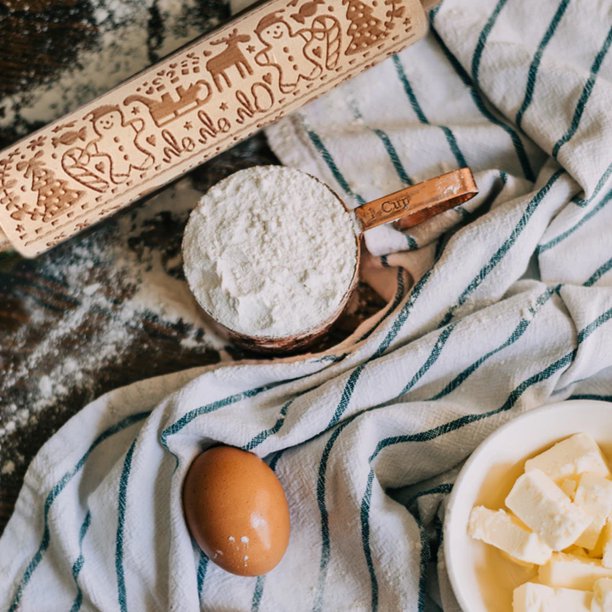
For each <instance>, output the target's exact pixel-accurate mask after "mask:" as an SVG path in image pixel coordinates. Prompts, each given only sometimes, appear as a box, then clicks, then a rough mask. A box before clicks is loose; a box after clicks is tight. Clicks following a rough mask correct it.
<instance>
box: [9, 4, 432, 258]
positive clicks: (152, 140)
mask: <svg viewBox="0 0 612 612" xmlns="http://www.w3.org/2000/svg"><path fill="white" fill-rule="evenodd" d="M426 29H427V20H426V16H425V13H424V10H423V7H422V5H421V3H420V2H419V0H363V1H362V0H327V1H325V2H323V1H322V0H291V1H289V2H287V0H271V1H269V2H266V3H265V4H262V5H260V6H258V7H256V8H255V9H253V10H251V11H249V12H247V13H245V14H244V15H242V16H239V17H237V18H236V19H234V20H232V21H230V22H229V23H228V24H227V25H226V26H224V27H222V28H220V29H218V30H216V31H214V32H213V33H211V34H210V35H207V36H205V37H203V38H201V39H199V40H198V41H196V42H195V43H192V44H191V45H189V46H187V47H185V48H183V49H182V50H180V51H179V52H177V53H175V54H173V55H171V56H169V57H168V58H166V59H165V60H163V61H162V62H160V63H158V64H156V65H155V66H153V67H151V68H149V69H147V70H145V71H144V72H142V73H140V74H138V75H136V76H135V77H133V78H131V79H130V80H128V81H126V82H125V83H123V84H121V85H119V86H118V87H116V88H115V89H113V90H112V91H110V92H108V93H107V94H105V95H103V96H101V97H99V98H97V99H96V100H94V101H92V102H90V103H89V104H87V105H85V106H83V107H82V108H80V109H79V110H77V111H75V112H73V113H71V114H69V115H67V116H65V117H63V118H62V119H60V120H59V121H56V122H54V123H52V124H50V125H48V126H46V127H45V128H43V129H42V130H39V131H37V132H35V133H34V134H32V135H30V136H28V137H27V138H26V139H23V140H21V141H19V142H17V143H16V144H15V145H13V146H12V147H10V148H8V149H6V150H4V151H2V152H0V228H1V229H2V230H3V232H4V234H5V235H6V238H7V239H8V241H9V242H10V243H11V244H12V246H13V247H14V248H15V249H16V250H18V251H19V252H20V253H21V254H22V255H24V256H26V257H33V256H35V255H38V254H39V253H42V252H44V251H46V250H48V249H50V248H51V247H53V246H54V245H56V244H58V243H59V242H62V241H63V240H66V239H67V238H69V237H70V236H72V235H74V234H76V233H78V232H79V231H81V230H83V229H85V228H86V227H88V226H90V225H92V224H94V223H96V222H98V221H100V220H101V219H103V218H105V217H107V216H108V215H111V214H112V213H114V212H115V211H117V210H119V209H121V208H124V207H125V206H127V205H128V204H130V203H132V202H134V201H135V200H137V199H138V198H140V197H142V196H143V195H145V194H147V193H150V192H152V191H154V190H156V189H158V188H160V187H161V186H163V185H165V184H167V183H168V182H170V181H172V180H173V179H175V178H177V177H178V176H180V175H182V174H184V173H185V172H187V171H188V170H190V169H191V168H193V167H194V166H197V165H199V164H201V163H202V162H204V161H205V160H207V159H209V158H211V157H213V156H214V155H216V154H218V153H220V152H221V151H224V150H225V149H227V148H229V147H230V146H231V145H232V144H234V143H236V142H237V141H239V140H243V139H244V138H247V137H248V136H250V135H251V134H253V133H254V132H256V131H257V130H259V129H260V128H262V127H264V126H265V125H267V124H269V123H271V122H273V121H275V120H277V119H279V118H280V117H282V116H283V115H285V114H287V113H288V112H291V111H292V110H294V109H296V108H298V107H300V106H302V105H303V104H305V103H306V102H308V101H310V100H312V99H314V98H315V97H317V96H319V95H321V94H322V93H324V92H326V91H328V90H329V89H331V88H332V87H333V86H335V85H337V84H338V83H340V82H341V81H343V80H345V79H347V78H349V77H351V76H354V75H356V74H358V73H359V72H361V71H363V70H364V69H366V68H368V67H370V66H371V65H373V64H375V63H377V62H379V61H381V60H383V59H384V58H385V57H387V56H388V55H391V54H393V53H396V52H397V51H399V50H401V49H403V48H404V47H406V46H408V45H409V44H411V43H412V42H415V41H416V40H418V39H419V38H421V37H422V36H423V35H424V34H425V32H426ZM4 244H5V245H6V244H7V243H6V242H4ZM2 248H3V236H2V234H1V233H0V249H2Z"/></svg>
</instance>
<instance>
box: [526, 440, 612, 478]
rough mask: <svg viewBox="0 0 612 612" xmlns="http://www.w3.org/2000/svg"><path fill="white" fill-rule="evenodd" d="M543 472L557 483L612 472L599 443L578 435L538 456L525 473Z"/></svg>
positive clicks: (528, 462)
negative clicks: (589, 473) (532, 471)
mask: <svg viewBox="0 0 612 612" xmlns="http://www.w3.org/2000/svg"><path fill="white" fill-rule="evenodd" d="M536 469H537V470H542V472H544V473H545V474H546V475H547V476H549V477H550V478H552V479H553V480H555V481H561V480H562V479H563V478H568V477H570V476H576V475H578V474H582V473H583V472H593V473H594V474H597V475H598V476H603V477H606V476H609V475H610V470H609V468H608V465H607V463H606V460H605V459H604V456H603V455H602V454H601V450H600V448H599V446H597V442H595V440H593V438H591V436H589V435H588V434H585V433H578V434H576V435H573V436H571V437H569V438H566V439H565V440H562V441H561V442H557V444H555V445H554V446H553V447H551V448H549V449H548V450H547V451H544V452H543V453H540V454H539V455H536V456H535V457H533V458H532V459H529V460H528V461H527V462H526V463H525V471H526V472H529V471H530V470H536Z"/></svg>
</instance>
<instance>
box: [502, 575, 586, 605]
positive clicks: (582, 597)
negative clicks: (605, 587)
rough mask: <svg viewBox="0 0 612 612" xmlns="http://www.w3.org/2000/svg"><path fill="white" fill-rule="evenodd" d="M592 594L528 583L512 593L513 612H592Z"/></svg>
mask: <svg viewBox="0 0 612 612" xmlns="http://www.w3.org/2000/svg"><path fill="white" fill-rule="evenodd" d="M592 597H593V596H592V594H591V593H589V592H588V591H576V590H574V589H554V588H551V587H548V586H545V585H543V584H536V583H534V582H526V583H525V584H522V585H521V586H520V587H518V588H516V589H514V592H513V593H512V610H513V612H591V600H592Z"/></svg>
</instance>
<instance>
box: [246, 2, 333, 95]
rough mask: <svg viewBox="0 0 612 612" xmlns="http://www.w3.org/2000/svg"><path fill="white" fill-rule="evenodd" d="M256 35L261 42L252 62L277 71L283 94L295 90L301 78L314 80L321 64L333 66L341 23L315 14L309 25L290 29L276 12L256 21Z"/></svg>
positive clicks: (319, 72)
mask: <svg viewBox="0 0 612 612" xmlns="http://www.w3.org/2000/svg"><path fill="white" fill-rule="evenodd" d="M255 34H256V35H257V38H258V39H259V40H260V41H261V43H262V44H263V49H262V50H261V51H259V52H258V53H257V54H256V55H255V61H256V62H257V63H258V64H259V65H260V66H270V67H272V68H275V69H276V70H277V72H278V79H279V87H280V90H281V92H282V93H290V92H292V91H294V90H295V89H296V87H297V86H298V83H299V82H300V81H301V80H306V81H312V80H314V79H316V78H317V77H318V76H319V75H320V74H321V73H322V72H323V68H324V67H325V68H333V67H334V66H335V65H336V63H337V61H338V57H339V48H340V26H339V23H338V21H337V19H335V18H334V17H331V16H325V17H318V18H316V19H315V20H314V21H313V22H312V24H311V25H310V26H309V27H304V28H302V29H300V30H297V31H293V30H292V27H291V25H290V24H289V23H287V21H285V19H284V17H283V16H282V14H281V12H279V11H276V12H273V13H270V14H269V15H266V16H265V17H264V18H263V19H261V20H260V21H259V23H258V24H257V27H256V28H255Z"/></svg>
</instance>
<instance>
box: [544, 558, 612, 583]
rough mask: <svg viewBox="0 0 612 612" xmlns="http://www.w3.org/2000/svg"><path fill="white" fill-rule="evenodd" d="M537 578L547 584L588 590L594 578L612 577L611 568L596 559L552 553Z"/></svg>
mask: <svg viewBox="0 0 612 612" xmlns="http://www.w3.org/2000/svg"><path fill="white" fill-rule="evenodd" d="M538 578H539V580H540V582H541V583H542V584H546V585H548V586H553V587H565V588H567V589H583V590H586V591H590V590H591V589H592V588H593V585H594V584H595V581H596V580H599V579H600V578H612V569H610V568H607V567H604V566H603V564H602V562H601V561H599V560H597V559H589V558H587V557H575V556H574V555H566V554H564V553H553V556H552V557H551V559H550V561H549V562H548V563H547V564H546V565H542V566H541V567H540V569H539V571H538Z"/></svg>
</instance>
